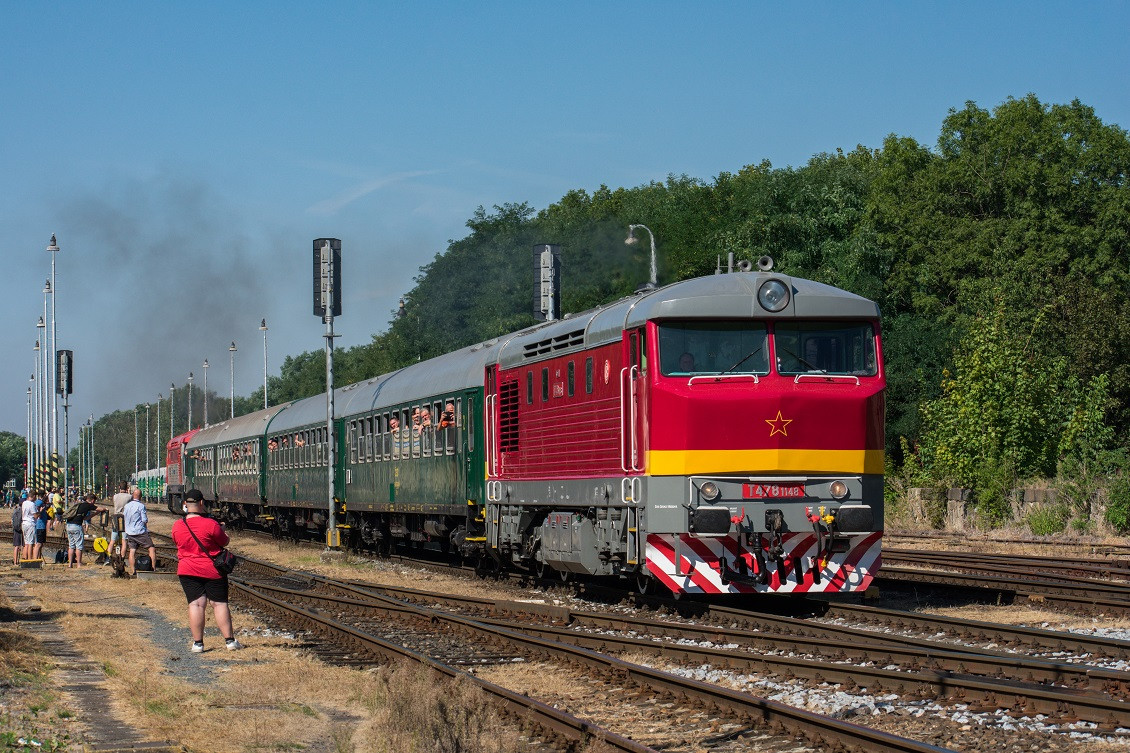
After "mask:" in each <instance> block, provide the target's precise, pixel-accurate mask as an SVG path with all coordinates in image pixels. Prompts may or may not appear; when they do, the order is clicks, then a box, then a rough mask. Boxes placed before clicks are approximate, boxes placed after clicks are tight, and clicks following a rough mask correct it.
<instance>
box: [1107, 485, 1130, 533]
mask: <svg viewBox="0 0 1130 753" xmlns="http://www.w3.org/2000/svg"><path fill="white" fill-rule="evenodd" d="M1109 494H1110V499H1109V502H1108V503H1107V507H1106V522H1107V523H1109V524H1110V525H1111V527H1112V528H1114V530H1116V531H1118V532H1119V533H1127V532H1130V474H1127V473H1125V472H1123V473H1121V474H1119V475H1118V476H1115V477H1114V478H1113V479H1112V480H1111V482H1110V492H1109Z"/></svg>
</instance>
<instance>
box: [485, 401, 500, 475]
mask: <svg viewBox="0 0 1130 753" xmlns="http://www.w3.org/2000/svg"><path fill="white" fill-rule="evenodd" d="M496 398H497V396H496V395H487V396H486V409H487V427H486V429H487V430H486V438H487V448H486V449H487V458H488V460H487V464H488V468H489V469H490V470H489V475H491V476H497V475H498V452H497V449H498V436H497V428H496V427H495V423H494V421H495V412H494V406H495V400H496Z"/></svg>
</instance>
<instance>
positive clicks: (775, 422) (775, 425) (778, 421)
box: [765, 411, 793, 437]
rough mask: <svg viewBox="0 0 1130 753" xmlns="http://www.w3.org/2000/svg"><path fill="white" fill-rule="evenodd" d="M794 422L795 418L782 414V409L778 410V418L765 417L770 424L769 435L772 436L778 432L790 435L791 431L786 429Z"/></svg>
mask: <svg viewBox="0 0 1130 753" xmlns="http://www.w3.org/2000/svg"><path fill="white" fill-rule="evenodd" d="M792 422H793V420H792V419H791V418H784V417H783V416H782V415H781V411H777V417H776V418H767V419H765V423H767V424H769V436H771V437H772V436H774V435H776V434H780V435H782V436H785V437H787V436H789V432H788V431H786V430H785V429H786V427H787V426H788V425H789V424H791V423H792Z"/></svg>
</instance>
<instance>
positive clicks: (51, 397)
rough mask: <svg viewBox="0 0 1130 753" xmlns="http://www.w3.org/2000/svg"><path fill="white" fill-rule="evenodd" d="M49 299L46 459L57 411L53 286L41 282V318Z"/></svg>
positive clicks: (45, 362)
mask: <svg viewBox="0 0 1130 753" xmlns="http://www.w3.org/2000/svg"><path fill="white" fill-rule="evenodd" d="M52 258H54V257H52ZM48 297H50V298H51V318H50V319H47V322H48V326H47V329H46V330H45V331H44V333H43V346H44V348H43V368H44V369H45V371H44V372H43V389H45V390H47V394H46V395H44V396H43V398H44V403H43V407H44V408H46V409H47V457H48V458H50V457H51V454H52V453H53V452H55V445H56V443H55V432H56V430H57V426H58V419H57V417H56V416H57V412H58V411H57V409H56V407H55V364H54V361H55V356H54V354H55V346H54V345H53V344H52V339H53V338H52V336H51V321H52V320H53V319H54V318H55V285H54V283H52V281H51V280H44V281H43V316H44V318H46V317H47V298H48Z"/></svg>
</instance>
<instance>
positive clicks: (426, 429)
mask: <svg viewBox="0 0 1130 753" xmlns="http://www.w3.org/2000/svg"><path fill="white" fill-rule="evenodd" d="M432 435H433V430H432V409H431V408H430V407H428V404H427V403H424V404H423V405H422V406H420V451H421V452H422V454H423V456H424V457H426V458H430V457H431V456H432Z"/></svg>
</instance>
